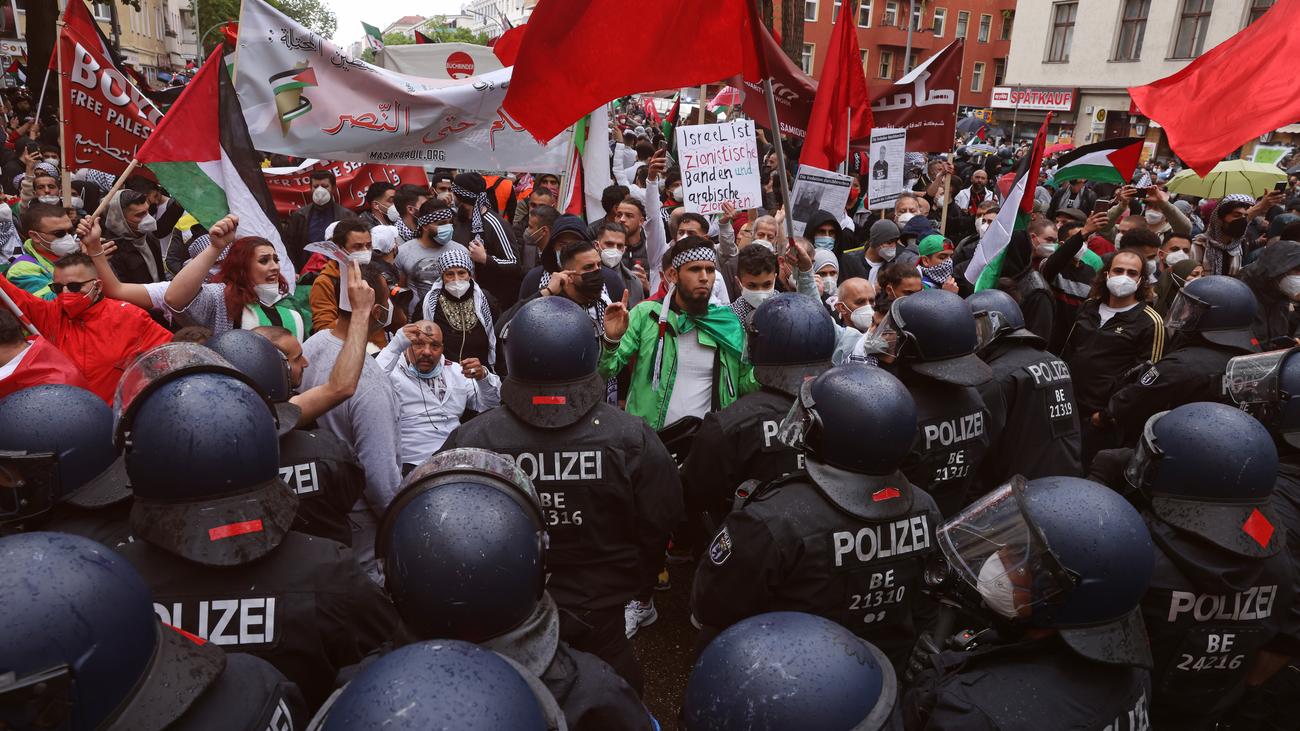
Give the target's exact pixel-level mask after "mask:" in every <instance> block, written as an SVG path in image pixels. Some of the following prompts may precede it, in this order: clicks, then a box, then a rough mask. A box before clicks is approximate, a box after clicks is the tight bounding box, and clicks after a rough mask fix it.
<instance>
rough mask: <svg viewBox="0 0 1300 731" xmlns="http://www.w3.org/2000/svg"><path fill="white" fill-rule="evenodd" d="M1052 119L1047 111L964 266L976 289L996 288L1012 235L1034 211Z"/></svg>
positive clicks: (1024, 226)
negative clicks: (1007, 189)
mask: <svg viewBox="0 0 1300 731" xmlns="http://www.w3.org/2000/svg"><path fill="white" fill-rule="evenodd" d="M1051 121H1052V113H1051V112H1048V113H1047V119H1045V120H1043V126H1042V127H1040V128H1039V130H1038V136H1037V137H1035V138H1034V148H1033V150H1031V151H1030V153H1029V154H1028V155H1026V156H1025V157H1024V159H1023V160H1021V163H1020V167H1019V168H1018V169H1017V170H1016V178H1015V181H1014V182H1013V183H1012V184H1011V190H1010V191H1008V192H1007V195H1006V198H1005V199H1004V200H1003V201H1002V209H1001V211H1000V212H999V213H998V217H997V220H995V221H994V222H993V223H992V224H990V225H989V227H988V230H987V231H985V232H984V236H983V237H982V238H981V239H980V243H979V246H978V247H976V249H975V255H974V256H973V257H971V260H970V264H969V265H968V266H967V267H966V281H968V282H971V283H972V284H974V285H975V291H976V292H979V291H982V290H985V289H994V288H995V287H996V285H997V281H998V277H999V276H1001V274H1002V259H1003V257H1004V256H1005V254H1006V249H1007V245H1008V244H1010V243H1011V236H1012V234H1014V233H1015V232H1017V231H1024V230H1025V228H1027V227H1028V226H1029V214H1030V213H1032V212H1033V210H1034V190H1035V189H1036V188H1037V187H1038V171H1039V170H1040V169H1041V168H1042V166H1043V149H1044V148H1045V147H1046V146H1047V125H1048V124H1050V123H1051Z"/></svg>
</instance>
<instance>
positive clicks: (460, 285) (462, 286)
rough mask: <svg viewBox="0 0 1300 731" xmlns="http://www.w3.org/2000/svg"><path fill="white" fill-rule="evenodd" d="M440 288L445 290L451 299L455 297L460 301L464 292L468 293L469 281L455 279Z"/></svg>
mask: <svg viewBox="0 0 1300 731" xmlns="http://www.w3.org/2000/svg"><path fill="white" fill-rule="evenodd" d="M442 288H443V289H445V290H447V294H449V295H451V296H452V297H455V298H456V299H460V298H461V297H464V296H465V293H466V292H468V291H469V280H468V279H457V280H454V281H451V282H447V283H445V284H443V285H442Z"/></svg>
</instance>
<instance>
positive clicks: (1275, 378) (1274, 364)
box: [1223, 347, 1300, 449]
mask: <svg viewBox="0 0 1300 731" xmlns="http://www.w3.org/2000/svg"><path fill="white" fill-rule="evenodd" d="M1297 355H1300V347H1296V348H1290V349H1287V350H1272V351H1269V352H1267V353H1258V354H1254V355H1239V356H1237V357H1236V358H1233V359H1232V360H1230V361H1228V367H1227V368H1226V369H1225V371H1224V376H1223V384H1224V388H1225V389H1226V390H1227V392H1228V395H1229V396H1231V397H1232V400H1233V402H1234V403H1236V404H1237V406H1239V407H1240V408H1241V409H1243V410H1244V411H1246V412H1247V413H1249V414H1250V415H1251V416H1254V417H1255V418H1256V419H1258V420H1259V421H1260V423H1262V424H1263V425H1264V426H1265V427H1267V428H1268V430H1269V431H1270V432H1272V433H1273V434H1274V435H1275V436H1276V437H1277V438H1278V439H1279V440H1281V442H1282V443H1285V444H1287V445H1289V446H1290V447H1292V448H1293V449H1300V357H1297Z"/></svg>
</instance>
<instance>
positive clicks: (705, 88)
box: [695, 84, 709, 124]
mask: <svg viewBox="0 0 1300 731" xmlns="http://www.w3.org/2000/svg"><path fill="white" fill-rule="evenodd" d="M708 93H709V85H708V84H700V108H699V109H698V110H697V114H696V116H695V123H696V124H704V95H705V94H708Z"/></svg>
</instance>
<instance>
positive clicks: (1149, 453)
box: [1124, 411, 1169, 494]
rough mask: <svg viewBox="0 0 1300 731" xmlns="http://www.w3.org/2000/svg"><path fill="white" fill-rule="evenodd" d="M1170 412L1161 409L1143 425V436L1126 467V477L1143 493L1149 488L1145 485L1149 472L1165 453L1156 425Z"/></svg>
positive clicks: (1129, 482)
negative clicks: (1157, 437)
mask: <svg viewBox="0 0 1300 731" xmlns="http://www.w3.org/2000/svg"><path fill="white" fill-rule="evenodd" d="M1168 413H1169V412H1168V411H1161V412H1159V413H1156V414H1152V415H1151V418H1149V419H1147V423H1146V425H1145V426H1143V427H1142V438H1141V439H1139V440H1138V444H1137V448H1136V449H1134V450H1133V457H1132V458H1130V459H1129V462H1128V466H1126V467H1125V468H1124V479H1126V480H1128V484H1130V485H1132V486H1133V487H1134V488H1136V489H1138V490H1140V491H1141V492H1142V493H1143V494H1147V490H1146V489H1145V488H1144V487H1143V485H1145V484H1146V483H1147V482H1148V480H1147V473H1148V472H1149V471H1150V470H1151V468H1152V467H1153V466H1154V465H1155V463H1156V462H1159V461H1160V459H1161V458H1162V457H1164V454H1165V453H1164V451H1163V450H1161V449H1160V444H1159V442H1158V440H1157V439H1156V432H1155V427H1156V422H1158V421H1160V419H1161V418H1162V417H1163V416H1164V415H1165V414H1168Z"/></svg>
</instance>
